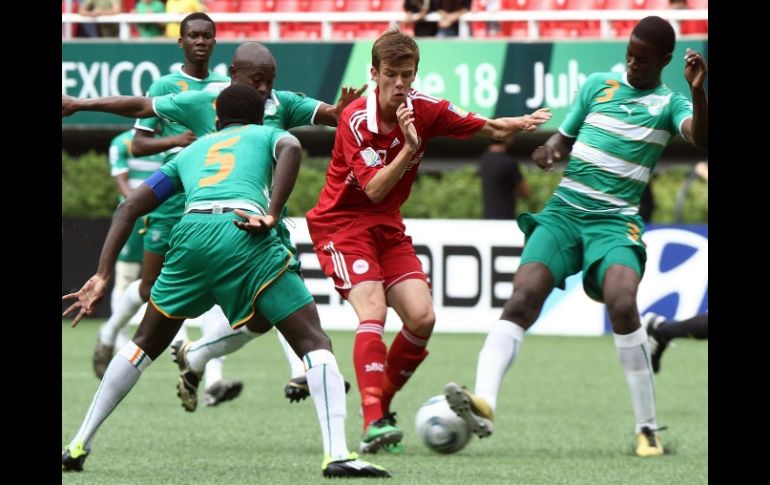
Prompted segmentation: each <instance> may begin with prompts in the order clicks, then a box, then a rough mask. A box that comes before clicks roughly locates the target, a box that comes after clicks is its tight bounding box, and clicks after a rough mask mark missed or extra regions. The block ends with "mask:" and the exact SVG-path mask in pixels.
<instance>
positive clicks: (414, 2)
mask: <svg viewBox="0 0 770 485" xmlns="http://www.w3.org/2000/svg"><path fill="white" fill-rule="evenodd" d="M438 1H439V0H404V11H406V23H407V24H414V36H415V37H435V36H436V32H438V24H437V23H436V22H426V21H425V20H423V19H424V18H425V16H426V15H428V14H429V13H431V12H435V11H436V10H438Z"/></svg>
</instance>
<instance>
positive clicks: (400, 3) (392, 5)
mask: <svg viewBox="0 0 770 485" xmlns="http://www.w3.org/2000/svg"><path fill="white" fill-rule="evenodd" d="M382 11H383V12H403V11H404V0H382Z"/></svg>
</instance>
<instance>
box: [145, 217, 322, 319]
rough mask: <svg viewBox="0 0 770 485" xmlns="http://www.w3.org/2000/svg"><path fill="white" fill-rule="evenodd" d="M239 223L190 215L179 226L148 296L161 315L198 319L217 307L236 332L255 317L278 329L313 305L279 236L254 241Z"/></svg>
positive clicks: (229, 218)
mask: <svg viewBox="0 0 770 485" xmlns="http://www.w3.org/2000/svg"><path fill="white" fill-rule="evenodd" d="M235 218H236V216H234V215H233V214H232V213H224V214H187V215H185V216H184V217H182V220H181V221H180V222H179V223H177V224H176V226H175V227H174V230H173V231H172V234H171V241H170V246H171V248H170V249H169V251H168V253H166V261H165V263H164V265H163V269H162V270H161V272H160V276H159V277H158V280H157V281H156V282H155V284H154V285H153V287H152V292H151V295H150V298H151V301H152V303H153V305H154V306H155V307H156V308H157V309H158V310H159V311H160V312H161V313H163V314H164V315H166V316H168V317H171V318H195V317H197V316H199V315H201V314H203V313H204V312H206V311H207V310H208V309H209V308H211V307H212V306H213V305H214V304H219V305H220V306H221V307H222V310H223V311H224V313H225V315H226V316H227V319H228V320H229V321H230V325H231V326H232V327H233V328H237V327H239V326H241V325H243V324H244V323H246V321H248V320H249V319H250V318H251V317H252V315H253V314H254V312H255V311H257V312H259V313H260V315H262V316H263V317H265V318H266V319H267V320H268V321H269V322H271V323H273V324H275V323H277V322H280V321H281V320H283V319H284V318H286V317H287V316H288V315H290V314H292V313H294V312H295V311H297V310H298V309H299V308H300V307H302V306H304V305H307V304H308V303H310V302H311V301H313V297H312V296H311V295H310V292H309V291H308V289H307V288H306V287H305V285H304V284H303V283H302V280H301V279H300V277H299V275H298V273H297V272H296V270H294V271H292V269H291V268H290V266H291V262H292V259H294V258H293V257H292V255H291V253H289V251H288V250H287V249H286V247H284V245H283V244H281V241H280V239H279V238H278V237H277V235H276V233H275V231H271V232H270V233H269V234H266V235H259V236H256V235H252V234H249V233H247V232H244V231H241V230H240V229H238V228H237V227H235V225H234V224H233V222H232V221H233V220H234V219H235ZM268 290H270V291H268Z"/></svg>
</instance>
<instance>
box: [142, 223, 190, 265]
mask: <svg viewBox="0 0 770 485" xmlns="http://www.w3.org/2000/svg"><path fill="white" fill-rule="evenodd" d="M180 217H181V215H180ZM177 222H179V218H166V217H164V218H159V217H155V216H153V215H152V214H150V215H148V216H146V217H145V218H144V225H143V226H142V229H141V230H140V231H139V232H140V234H142V235H144V250H145V251H149V252H151V253H157V254H160V255H165V254H166V253H167V252H168V249H169V240H170V239H171V230H172V229H173V228H174V226H175V225H176V224H177Z"/></svg>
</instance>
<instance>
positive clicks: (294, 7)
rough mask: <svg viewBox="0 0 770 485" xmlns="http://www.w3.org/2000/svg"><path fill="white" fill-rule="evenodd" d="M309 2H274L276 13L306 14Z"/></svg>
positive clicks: (302, 0) (308, 0)
mask: <svg viewBox="0 0 770 485" xmlns="http://www.w3.org/2000/svg"><path fill="white" fill-rule="evenodd" d="M309 9H310V0H275V11H276V12H307V11H308V10H309Z"/></svg>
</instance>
